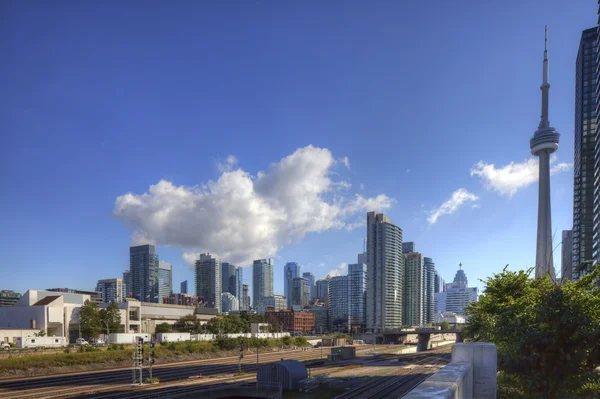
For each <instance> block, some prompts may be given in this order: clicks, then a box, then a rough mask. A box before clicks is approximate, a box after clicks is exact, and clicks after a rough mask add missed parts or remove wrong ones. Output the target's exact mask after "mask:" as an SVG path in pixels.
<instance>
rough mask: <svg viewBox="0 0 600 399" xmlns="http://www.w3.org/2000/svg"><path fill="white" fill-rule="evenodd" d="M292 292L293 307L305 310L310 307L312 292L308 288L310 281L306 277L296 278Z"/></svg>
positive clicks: (293, 281)
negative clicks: (309, 300) (309, 301)
mask: <svg viewBox="0 0 600 399" xmlns="http://www.w3.org/2000/svg"><path fill="white" fill-rule="evenodd" d="M291 290H292V307H296V306H297V307H299V308H300V309H303V308H304V307H305V306H307V305H308V298H309V294H310V290H309V287H308V280H307V279H305V278H304V277H295V278H293V279H292V283H291Z"/></svg>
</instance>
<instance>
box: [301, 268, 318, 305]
mask: <svg viewBox="0 0 600 399" xmlns="http://www.w3.org/2000/svg"><path fill="white" fill-rule="evenodd" d="M302 277H304V278H305V279H306V284H307V285H308V300H309V301H310V300H311V299H313V298H314V297H315V296H316V295H317V288H316V287H315V276H314V274H312V273H311V272H306V273H302Z"/></svg>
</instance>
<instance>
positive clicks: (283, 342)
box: [281, 335, 293, 346]
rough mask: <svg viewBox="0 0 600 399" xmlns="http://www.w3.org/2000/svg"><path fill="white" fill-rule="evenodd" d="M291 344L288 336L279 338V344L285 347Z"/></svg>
mask: <svg viewBox="0 0 600 399" xmlns="http://www.w3.org/2000/svg"><path fill="white" fill-rule="evenodd" d="M292 342H293V339H292V337H290V336H289V335H286V336H285V337H283V338H281V343H282V344H283V345H285V346H290V345H291V344H292Z"/></svg>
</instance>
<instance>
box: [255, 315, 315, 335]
mask: <svg viewBox="0 0 600 399" xmlns="http://www.w3.org/2000/svg"><path fill="white" fill-rule="evenodd" d="M265 318H266V322H267V323H269V324H272V325H275V326H281V331H287V332H302V333H310V332H312V331H313V329H314V327H315V315H314V313H311V312H304V311H295V310H282V311H280V312H267V313H265Z"/></svg>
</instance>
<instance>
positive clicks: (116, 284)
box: [96, 278, 123, 302]
mask: <svg viewBox="0 0 600 399" xmlns="http://www.w3.org/2000/svg"><path fill="white" fill-rule="evenodd" d="M96 292H99V293H100V295H101V296H102V302H123V279H120V278H111V279H106V280H98V284H96Z"/></svg>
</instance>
